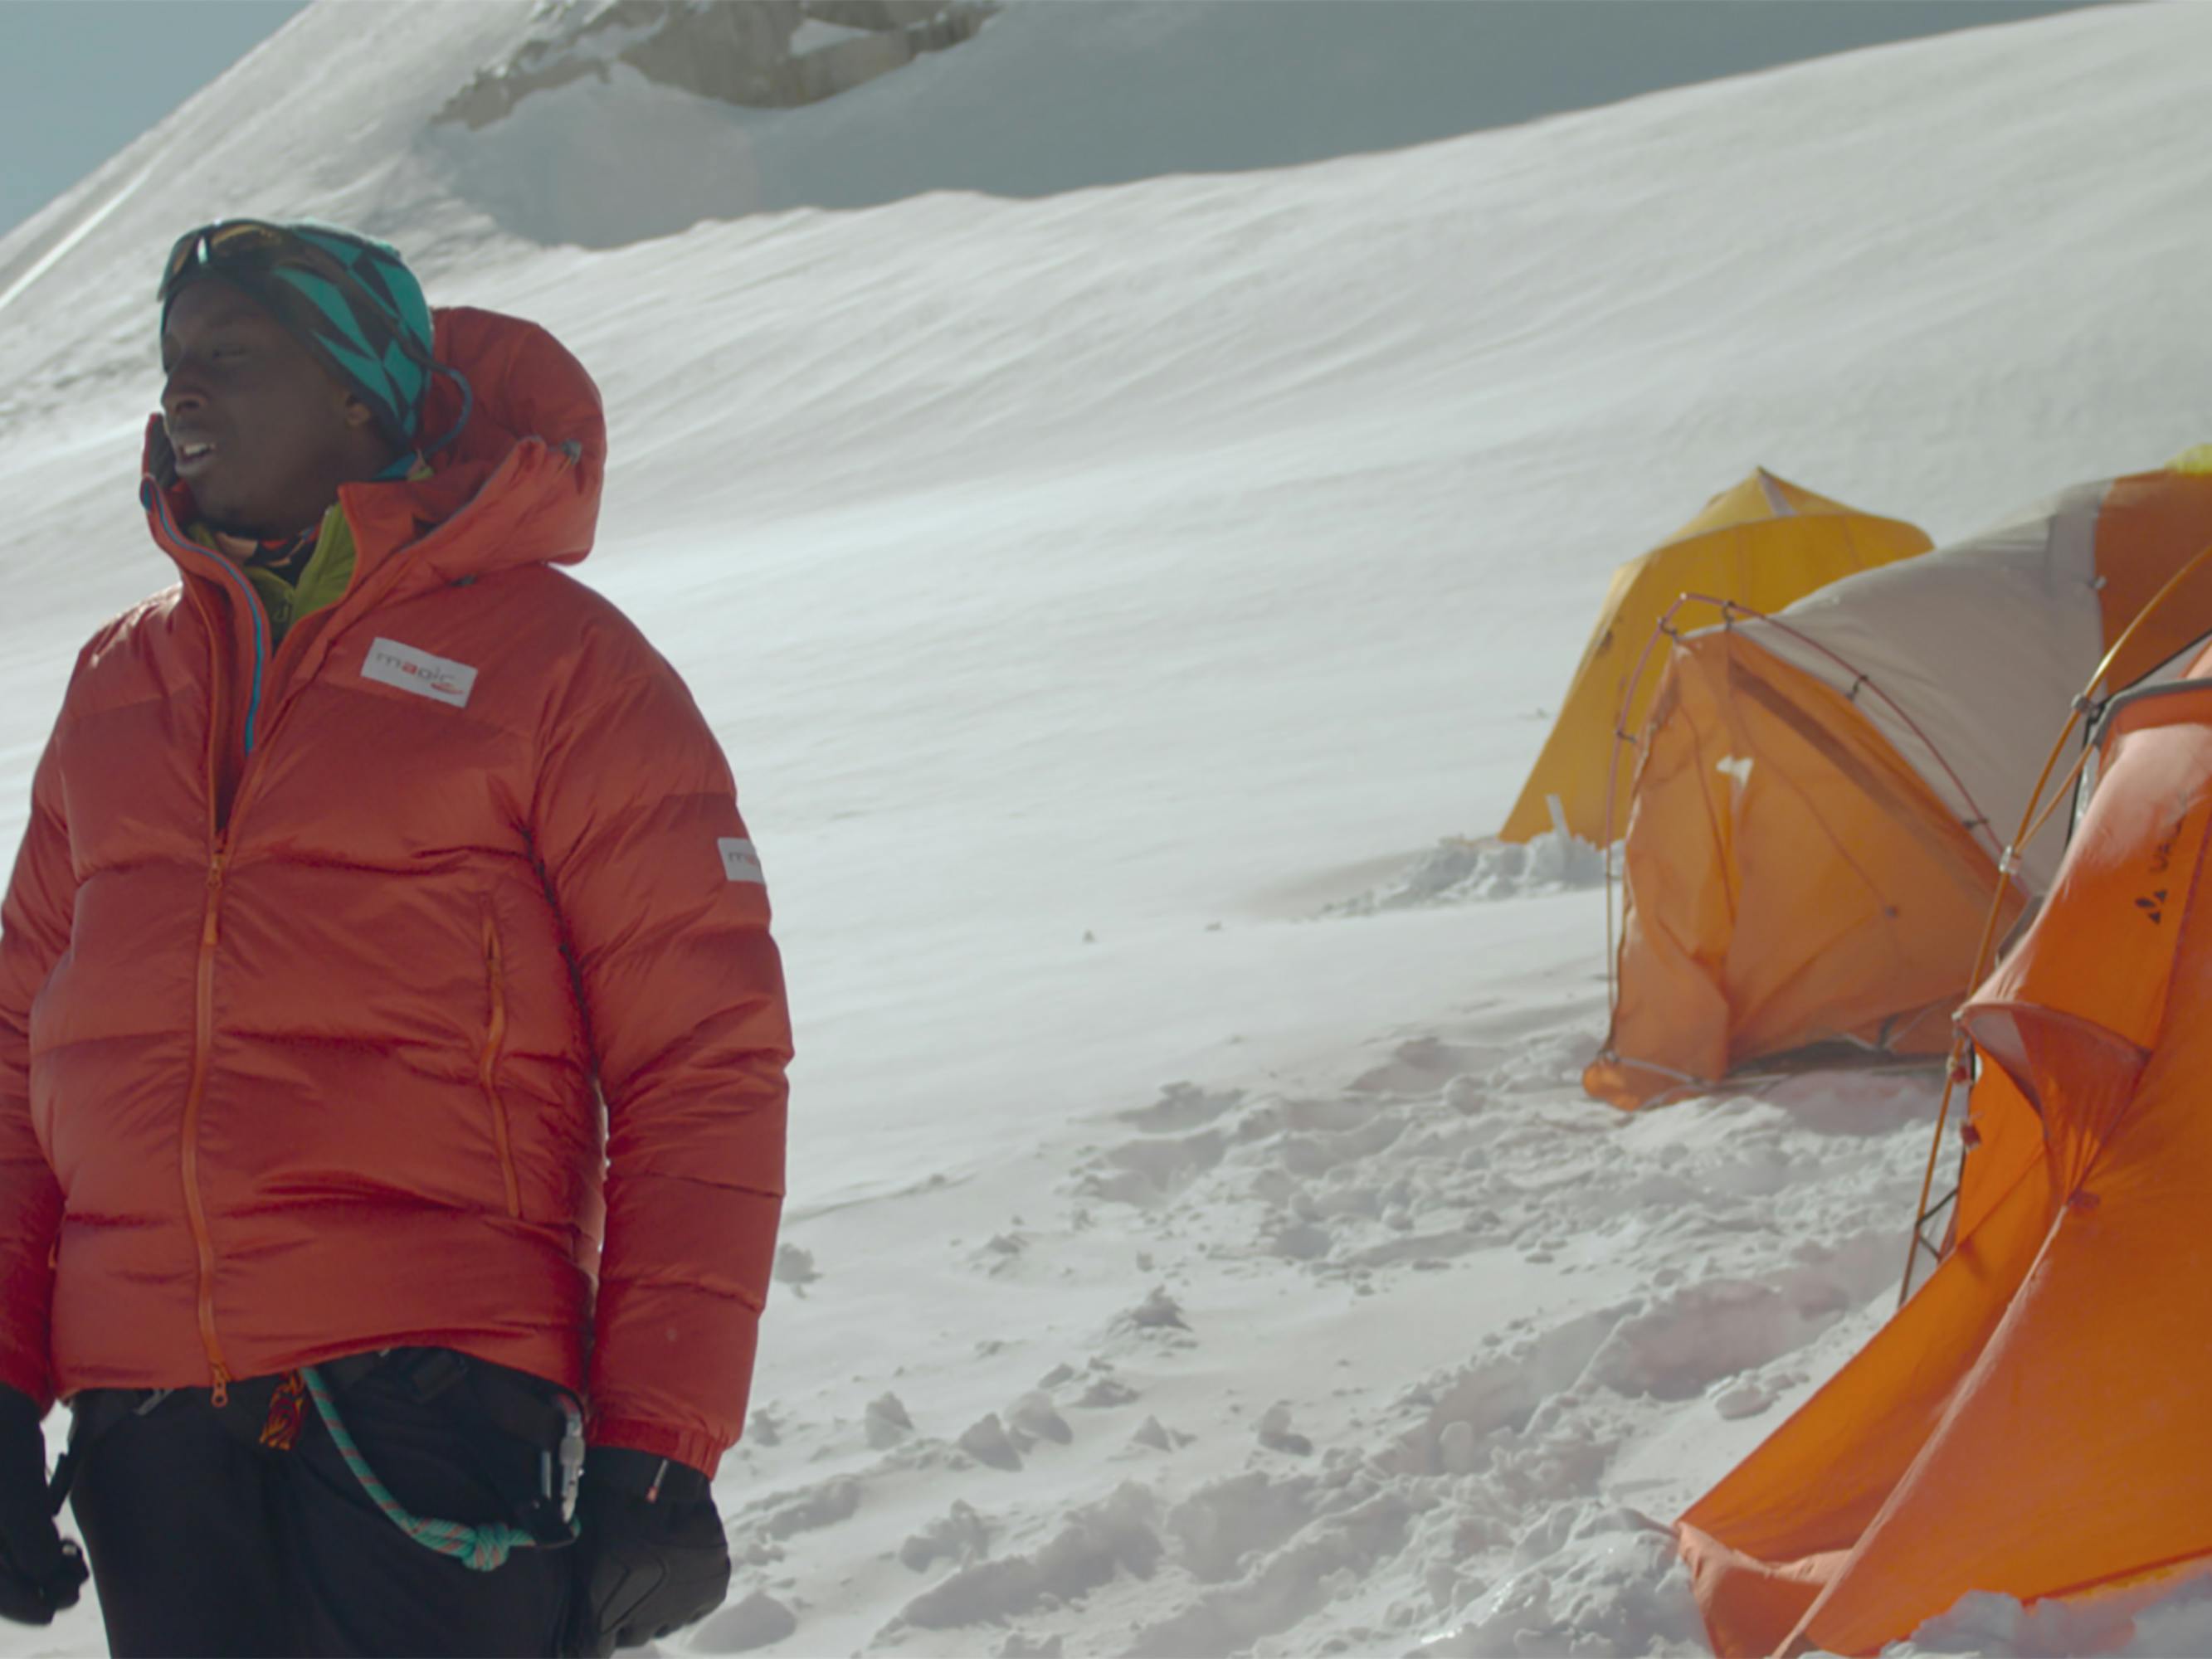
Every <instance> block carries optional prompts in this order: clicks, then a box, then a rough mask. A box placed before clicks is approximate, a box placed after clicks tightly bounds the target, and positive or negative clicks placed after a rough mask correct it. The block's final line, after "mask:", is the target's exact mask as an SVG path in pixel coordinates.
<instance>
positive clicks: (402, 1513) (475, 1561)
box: [300, 1366, 576, 1572]
mask: <svg viewBox="0 0 2212 1659" xmlns="http://www.w3.org/2000/svg"><path fill="white" fill-rule="evenodd" d="M300 1376H301V1381H303V1382H304V1383H307V1395H308V1397H309V1398H310V1399H312V1400H313V1401H314V1402H315V1410H316V1411H317V1412H318V1413H319V1414H320V1415H321V1417H322V1419H323V1426H324V1427H325V1428H326V1429H328V1430H329V1431H330V1433H331V1444H332V1445H334V1446H336V1447H337V1449H338V1455H339V1456H340V1457H343V1459H344V1460H345V1466H346V1468H349V1469H351V1470H352V1471H353V1476H354V1479H355V1480H358V1481H360V1482H361V1489H362V1491H363V1492H367V1493H368V1496H369V1501H370V1502H372V1503H374V1504H375V1505H376V1507H377V1508H378V1509H380V1510H382V1511H383V1512H384V1515H385V1518H386V1519H387V1520H388V1521H390V1522H392V1525H393V1526H395V1527H397V1528H399V1530H400V1531H402V1532H404V1533H405V1534H407V1535H408V1536H409V1537H410V1538H411V1539H413V1540H414V1541H416V1543H418V1544H420V1545H422V1547H424V1548H425V1549H431V1550H435V1551H436V1552H437V1553H439V1554H441V1555H449V1556H451V1557H453V1559H454V1560H456V1561H459V1563H460V1564H461V1565H463V1566H465V1567H466V1568H467V1569H468V1570H469V1571H471V1572H496V1571H498V1570H499V1569H500V1568H501V1567H503V1566H505V1565H507V1557H508V1556H510V1555H512V1554H513V1553H514V1552H515V1551H517V1550H521V1549H542V1548H544V1547H545V1546H544V1544H542V1543H541V1542H540V1541H538V1539H537V1538H536V1537H534V1536H532V1534H530V1533H528V1532H526V1531H524V1530H523V1529H522V1528H520V1527H513V1526H509V1525H507V1523H506V1522H499V1521H493V1522H486V1523H485V1524H484V1525H483V1526H480V1527H471V1526H465V1525H464V1524H463V1523H462V1522H459V1521H439V1520H435V1519H431V1518H428V1517H426V1516H419V1515H415V1514H412V1513H410V1511H409V1510H408V1509H407V1508H406V1506H405V1505H404V1504H401V1503H400V1501H399V1500H398V1498H394V1497H393V1496H392V1493H391V1491H390V1489H389V1488H387V1487H386V1486H385V1484H384V1482H383V1481H381V1480H378V1479H377V1476H376V1471H375V1470H374V1469H373V1468H369V1466H368V1459H367V1458H366V1457H364V1456H362V1451H361V1448H360V1447H359V1446H357V1445H356V1444H355V1443H354V1438H353V1435H352V1433H351V1431H349V1430H348V1429H347V1427H346V1425H345V1419H343V1417H341V1416H339V1415H338V1407H337V1401H335V1400H333V1399H332V1398H331V1389H330V1384H329V1383H326V1382H325V1381H324V1380H323V1376H322V1373H321V1372H319V1371H318V1370H315V1369H314V1368H313V1366H309V1367H308V1368H307V1369H306V1370H302V1371H301V1373H300ZM568 1524H569V1528H570V1532H571V1535H573V1534H574V1530H575V1524H576V1523H575V1522H574V1521H571V1522H569V1523H568Z"/></svg>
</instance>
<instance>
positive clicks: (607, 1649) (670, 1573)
mask: <svg viewBox="0 0 2212 1659" xmlns="http://www.w3.org/2000/svg"><path fill="white" fill-rule="evenodd" d="M576 1516H577V1519H578V1520H579V1521H580V1522H582V1529H581V1531H580V1533H579V1534H577V1538H576V1585H575V1606H574V1611H573V1612H572V1613H570V1615H569V1620H568V1642H567V1644H565V1645H566V1650H567V1651H568V1653H570V1654H574V1655H578V1656H583V1659H607V1656H609V1655H610V1654H611V1653H613V1652H614V1650H616V1649H617V1648H634V1647H641V1646H643V1645H644V1644H646V1643H647V1642H650V1641H652V1640H653V1638H655V1637H659V1636H666V1635H668V1634H670V1633H671V1632H674V1631H678V1630H680V1629H682V1628H683V1627H684V1626H686V1625H689V1624H693V1623H696V1621H697V1620H702V1619H704V1618H705V1617H706V1616H707V1615H708V1613H712V1612H714V1609H715V1608H716V1607H720V1606H721V1605H722V1598H723V1597H724V1596H726V1595H728V1594H729V1593H730V1541H729V1539H728V1538H727V1537H726V1536H725V1535H724V1534H723V1532H722V1517H721V1516H720V1514H719V1513H718V1512H717V1511H716V1510H715V1508H714V1493H713V1491H712V1490H711V1488H710V1486H708V1480H707V1477H706V1476H705V1475H703V1474H700V1473H699V1471H698V1470H696V1469H695V1468H690V1467H689V1466H687V1465H685V1464H682V1463H678V1462H675V1461H674V1460H673V1459H671V1458H665V1457H655V1456H653V1455H652V1454H651V1453H649V1452H641V1451H631V1450H629V1449H627V1448H624V1447H619V1446H594V1447H592V1449H591V1451H590V1453H589V1454H588V1455H586V1457H585V1459H584V1484H583V1486H582V1487H581V1489H580V1491H579V1492H578V1493H577V1498H576Z"/></svg>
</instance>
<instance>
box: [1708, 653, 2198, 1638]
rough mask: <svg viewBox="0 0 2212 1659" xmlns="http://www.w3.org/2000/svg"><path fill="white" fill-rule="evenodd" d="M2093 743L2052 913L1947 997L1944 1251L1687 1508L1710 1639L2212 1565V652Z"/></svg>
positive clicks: (1915, 1613)
mask: <svg viewBox="0 0 2212 1659" xmlns="http://www.w3.org/2000/svg"><path fill="white" fill-rule="evenodd" d="M2098 742H2099V745H2100V747H2099V750H2098V760H2099V762H2100V769H2101V777H2100V780H2099V781H2098V782H2097V784H2096V786H2095V792H2094V793H2093V796H2092V797H2091V799H2090V802H2089V805H2088V808H2087V813H2086V815H2085V816H2084V817H2083V819H2082V821H2081V826H2080V828H2079V829H2078V831H2077V832H2076V834H2075V837H2074V840H2073V844H2072V846H2071V848H2070V849H2069V851H2068V853H2067V854H2066V858H2065V862H2064V863H2063V866H2061V868H2060V870H2059V872H2058V874H2057V879H2056V882H2055V884H2053V885H2052V887H2051V891H2050V895H2049V897H2048V900H2047V902H2045V906H2044V908H2043V909H2042V911H2041V913H2040V914H2039V915H2038V917H2037V918H2036V920H2035V921H2034V923H2033V926H2032V927H2030V928H2029V930H2028V931H2027V934H2026V935H2025V937H2024V938H2023V939H2021V942H2020V943H2019V945H2017V946H2016V947H2015V949H2014V950H2013V951H2012V952H2011V954H2010V956H2009V957H2008V958H2007V960H2006V961H2005V963H2004V964H2003V966H2002V968H2000V969H1998V971H1997V972H1996V975H1994V976H1993V977H1992V978H1991V979H1990V980H1989V981H1988V982H1987V983H1985V984H1984V986H1983V987H1981V989H1980V990H1979V991H1978V992H1977V993H1976V994H1975V995H1974V997H1973V999H1972V1001H1971V1002H1969V1003H1968V1004H1967V1006H1966V1009H1965V1011H1964V1012H1963V1013H1962V1014H1961V1016H1960V1018H1961V1019H1962V1021H1963V1023H1964V1024H1965V1027H1966V1032H1967V1034H1968V1036H1970V1037H1971V1038H1972V1042H1973V1045H1974V1048H1975V1053H1976V1061H1977V1066H1978V1079H1977V1081H1976V1083H1975V1085H1974V1089H1973V1092H1972V1097H1971V1105H1970V1118H1969V1127H1968V1130H1967V1133H1966V1141H1967V1145H1968V1146H1969V1147H1970V1148H1971V1150H1970V1151H1969V1152H1967V1154H1966V1161H1965V1166H1964V1169H1963V1171H1962V1181H1961V1185H1960V1194H1959V1202H1960V1208H1959V1212H1958V1215H1957V1218H1956V1222H1955V1230H1954V1244H1953V1247H1952V1249H1951V1250H1950V1252H1949V1254H1948V1255H1947V1256H1946V1257H1945V1259H1944V1261H1942V1265H1941V1266H1940V1267H1938V1268H1937V1269H1936V1273H1935V1274H1934V1275H1933V1277H1931V1278H1930V1279H1929V1281H1928V1283H1927V1284H1926V1285H1923V1287H1922V1288H1921V1290H1920V1291H1919V1292H1918V1294H1917V1295H1916V1296H1915V1297H1913V1298H1912V1300H1911V1302H1910V1303H1908V1304H1906V1306H1905V1309H1904V1310H1902V1311H1901V1312H1900V1313H1899V1315H1898V1316H1897V1317H1896V1318H1895V1319H1894V1320H1893V1321H1891V1322H1890V1323H1889V1324H1888V1325H1887V1327H1886V1328H1884V1329H1883V1330H1882V1331H1881V1333H1880V1334H1878V1335H1877V1336H1876V1337H1875V1340H1873V1341H1872V1342H1871V1343H1870V1344H1869V1345H1868V1346H1867V1347H1866V1348H1865V1349H1863V1351H1862V1352H1860V1353H1859V1354H1858V1356H1857V1358H1854V1359H1853V1360H1852V1361H1851V1362H1850V1364H1847V1365H1846V1366H1845V1367H1844V1370H1842V1371H1841V1372H1839V1373H1838V1375H1837V1376H1836V1377H1835V1378H1834V1380H1832V1382H1830V1383H1828V1385H1827V1386H1826V1388H1824V1389H1821V1390H1820V1392H1819V1393H1818V1394H1816V1395H1814V1396H1813V1398H1812V1399H1811V1401H1808V1403H1807V1404H1806V1405H1805V1407H1803V1408H1802V1410H1800V1411H1799V1412H1798V1413H1796V1415H1795V1416H1793V1417H1792V1418H1791V1419H1790V1420H1789V1421H1788V1422H1786V1423H1785V1424H1784V1425H1782V1427H1781V1428H1780V1429H1779V1430H1778V1431H1777V1432H1776V1433H1775V1434H1774V1435H1773V1436H1772V1437H1771V1438H1770V1439H1768V1440H1767V1441H1766V1443H1765V1444H1764V1445H1762V1446H1760V1447H1759V1449H1758V1450H1757V1451H1755V1452H1753V1454H1752V1455H1751V1456H1750V1457H1749V1458H1748V1459H1747V1460H1746V1461H1745V1462H1743V1463H1742V1464H1741V1466H1740V1467H1738V1468H1736V1470H1735V1472H1734V1473H1733V1474H1730V1475H1729V1477H1728V1478H1727V1479H1726V1480H1723V1481H1722V1482H1721V1484H1720V1485H1719V1486H1716V1487H1715V1488H1714V1489H1713V1490H1712V1491H1711V1492H1708V1493H1707V1494H1706V1495H1705V1497H1704V1498H1701V1499H1699V1502H1698V1503H1697V1504H1696V1505H1695V1506H1694V1507H1693V1508H1692V1509H1691V1510H1690V1511H1689V1512H1688V1513H1687V1514H1686V1515H1685V1516H1683V1517H1682V1519H1681V1521H1680V1523H1679V1525H1678V1528H1677V1532H1678V1536H1679V1538H1680V1544H1681V1547H1682V1552H1683V1554H1684V1556H1685V1557H1686V1559H1687V1560H1688V1562H1689V1564H1690V1567H1691V1571H1692V1580H1693V1583H1694V1585H1695V1588H1696V1591H1697V1595H1698V1600H1699V1605H1700V1607H1702V1608H1703V1610H1704V1613H1705V1620H1706V1626H1707V1631H1708V1633H1709V1634H1710V1635H1711V1638H1712V1644H1713V1649H1714V1651H1715V1652H1716V1653H1718V1654H1721V1655H1723V1656H1736V1655H1756V1654H1768V1653H1776V1652H1781V1651H1785V1650H1786V1651H1798V1650H1802V1649H1803V1648H1805V1647H1807V1646H1817V1647H1820V1648H1822V1649H1826V1650H1830V1651H1832V1652H1837V1653H1844V1654H1864V1653H1873V1652H1875V1650H1878V1649H1880V1648H1881V1646H1882V1645H1883V1644H1886V1643H1888V1642H1892V1641H1895V1640H1898V1639H1899V1638H1904V1637H1906V1636H1908V1635H1910V1634H1911V1632H1912V1631H1913V1630H1914V1628H1915V1627H1916V1626H1918V1625H1919V1624H1920V1623H1921V1622H1922V1621H1923V1620H1927V1619H1929V1618H1930V1617H1932V1616H1934V1615H1936V1614H1937V1613H1942V1612H1943V1611H1944V1610H1945V1609H1947V1608H1948V1607H1950V1606H1951V1605H1952V1604H1953V1603H1954V1602H1955V1601H1957V1600H1958V1599H1959V1598H1960V1596H1961V1595H1965V1594H1966V1592H1968V1591H1970V1590H1987V1591H1996V1592H1999V1593H2002V1594H2005V1595H2013V1596H2016V1597H2018V1598H2020V1599H2021V1600H2022V1601H2030V1600H2035V1599H2039V1598H2043V1597H2051V1596H2056V1597H2063V1598H2068V1599H2076V1598H2083V1599H2086V1598H2092V1597H2096V1598H2107V1597H2111V1598H2135V1599H2144V1600H2147V1599H2149V1598H2150V1597H2152V1596H2153V1595H2156V1594H2157V1593H2160V1591H2162V1590H2164V1589H2170V1588H2171V1587H2172V1583H2173V1582H2174V1581H2175V1579H2176V1578H2177V1577H2180V1576H2183V1575H2190V1574H2194V1573H2197V1572H2200V1571H2212V1411H2208V1410H2207V1409H2206V1376H2207V1366H2208V1363H2212V1358H2208V1353H2207V1346H2206V1344H2207V1338H2206V1335H2205V1333H2206V1332H2207V1331H2208V1330H2212V1229H2208V1228H2207V1226H2206V1225H2205V1220H2204V1212H2205V1205H2206V1194H2207V1193H2208V1192H2212V1111H2208V1110H2207V1109H2206V1101H2207V1096H2208V1092H2212V1082H2208V1079H2212V1020H2208V1019H2207V1018H2205V1017H2204V1010H2205V1009H2206V1008H2207V1007H2208V1006H2212V873H2208V867H2207V866H2208V848H2212V835H2208V828H2212V651H2208V652H2206V653H2204V654H2203V655H2202V656H2200V657H2198V658H2197V659H2196V661H2195V662H2194V663H2193V664H2192V665H2191V668H2190V671H2189V678H2187V679H2185V680H2183V681H2180V682H2179V683H2174V684H2164V685H2160V686H2156V687H2151V688H2147V689H2145V690H2142V691H2138V692H2136V693H2133V694H2130V695H2127V696H2122V697H2119V698H2116V699H2114V700H2113V702H2112V705H2111V707H2110V708H2109V710H2108V712H2107V715H2106V720H2105V721H2104V726H2103V730H2102V731H2101V732H2100V736H2099V738H2098Z"/></svg>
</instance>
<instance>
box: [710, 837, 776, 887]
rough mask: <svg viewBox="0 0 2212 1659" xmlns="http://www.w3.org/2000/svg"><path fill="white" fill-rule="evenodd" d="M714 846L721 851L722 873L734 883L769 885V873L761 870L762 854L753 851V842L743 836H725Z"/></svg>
mask: <svg viewBox="0 0 2212 1659" xmlns="http://www.w3.org/2000/svg"><path fill="white" fill-rule="evenodd" d="M714 845H715V846H716V847H717V848H720V851H721V854H722V873H723V874H724V875H726V876H727V877H728V878H730V879H731V880H732V881H750V882H752V883H754V884H757V885H759V886H762V887H765V886H767V885H768V872H766V871H764V870H763V869H762V868H761V861H760V854H757V853H756V852H754V851H753V844H752V842H749V841H747V840H745V839H744V837H743V836H723V837H722V838H721V839H720V841H717V842H715V843H714Z"/></svg>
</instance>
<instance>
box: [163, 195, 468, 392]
mask: <svg viewBox="0 0 2212 1659" xmlns="http://www.w3.org/2000/svg"><path fill="white" fill-rule="evenodd" d="M337 240H345V241H351V240H352V239H351V238H348V237H343V236H338V237H337ZM363 246H365V245H363ZM226 265H229V266H233V267H235V268H236V269H238V270H240V271H241V272H249V271H250V272H264V271H270V270H277V269H278V268H280V267H283V266H287V265H289V266H292V267H294V268H295V269H297V270H306V271H311V272H313V274H314V275H315V276H319V277H320V278H322V279H323V281H325V282H326V283H331V285H332V286H334V287H335V288H337V289H338V290H339V291H340V292H341V293H343V294H344V295H347V296H348V297H349V299H350V300H351V301H355V302H356V303H354V304H353V305H352V306H351V307H350V309H351V310H352V312H353V314H354V316H355V319H356V321H360V322H364V323H367V324H369V325H375V324H378V323H380V322H381V321H382V319H384V318H386V316H388V315H389V313H390V307H391V299H390V296H389V295H379V294H377V293H376V292H375V291H374V289H371V287H370V286H369V284H368V283H367V282H366V281H364V280H363V278H362V273H361V272H360V270H356V268H355V267H354V266H352V265H350V264H348V263H347V262H346V261H345V260H343V259H341V258H338V257H337V255H335V254H333V253H332V252H331V251H330V250H329V249H328V248H325V247H323V246H319V245H318V244H317V243H316V242H314V241H313V240H311V239H309V238H307V237H305V236H302V235H301V234H298V233H297V232H295V231H292V230H289V229H287V228H285V227H283V225H272V224H270V223H269V222H267V221H265V220H261V219H219V220H217V221H216V222H215V223H213V224H210V225H202V226H200V227H199V228H197V230H188V231H186V232H185V234H183V235H182V236H179V238H177V240H176V245H175V246H173V247H172V248H171V249H170V250H169V257H168V258H167V261H166V262H165V263H164V264H163V265H162V267H161V292H160V295H159V296H158V297H159V299H160V301H161V304H162V306H163V307H167V305H168V303H169V301H170V299H171V298H172V297H173V295H175V293H176V291H177V290H178V289H179V288H180V287H182V286H183V285H184V283H185V280H186V279H187V278H189V277H191V276H193V275H194V274H196V273H197V272H199V271H202V270H210V269H213V270H220V269H222V267H224V266H226ZM378 331H379V332H380V333H386V334H388V335H389V337H390V338H391V339H392V340H396V341H397V342H398V345H399V348H400V349H401V350H403V351H404V352H405V353H406V354H407V355H408V356H410V357H412V358H414V359H415V360H416V362H422V363H424V364H426V365H427V364H428V363H429V362H431V361H432V360H431V358H430V356H429V355H428V353H427V352H425V351H424V350H423V349H422V347H421V346H420V345H419V344H417V343H416V342H415V341H413V340H411V339H409V338H408V337H406V335H405V333H404V331H400V330H398V329H391V328H388V327H387V328H380V329H379V330H378ZM380 343H382V342H380Z"/></svg>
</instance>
